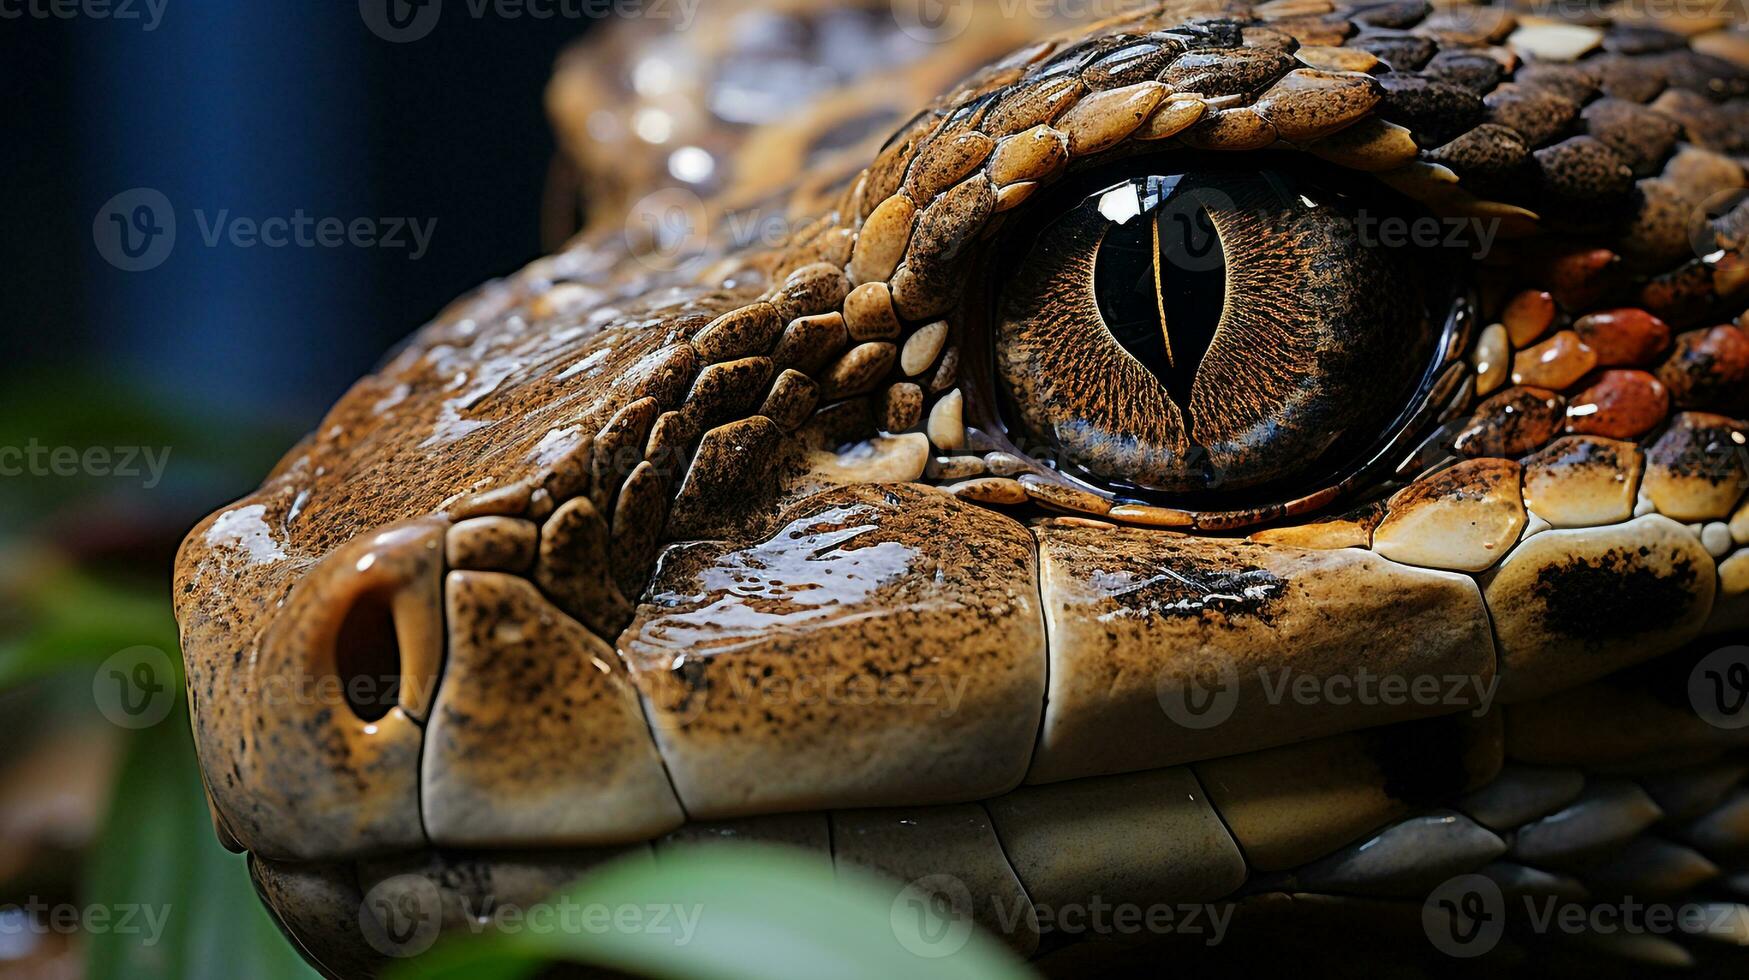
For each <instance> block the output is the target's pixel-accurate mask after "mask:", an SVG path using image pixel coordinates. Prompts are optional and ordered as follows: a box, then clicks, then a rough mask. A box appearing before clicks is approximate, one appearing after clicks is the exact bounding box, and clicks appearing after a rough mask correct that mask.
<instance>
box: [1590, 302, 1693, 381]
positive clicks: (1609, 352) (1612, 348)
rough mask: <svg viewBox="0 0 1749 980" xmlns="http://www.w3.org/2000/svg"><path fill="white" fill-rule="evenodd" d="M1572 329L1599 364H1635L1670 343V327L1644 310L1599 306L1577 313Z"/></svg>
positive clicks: (1634, 365)
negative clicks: (1593, 309)
mask: <svg viewBox="0 0 1749 980" xmlns="http://www.w3.org/2000/svg"><path fill="white" fill-rule="evenodd" d="M1573 332H1574V333H1576V334H1578V335H1579V339H1580V340H1583V341H1584V342H1585V344H1586V346H1588V347H1590V348H1591V349H1592V350H1593V351H1596V352H1597V364H1598V366H1599V367H1639V366H1640V365H1643V364H1649V363H1651V362H1652V359H1653V358H1655V357H1657V356H1658V355H1659V354H1662V353H1664V351H1665V350H1666V349H1667V348H1668V347H1669V346H1670V327H1669V326H1668V325H1666V324H1665V323H1664V321H1663V320H1660V319H1658V318H1657V317H1655V316H1653V315H1652V314H1650V313H1647V312H1646V311H1645V310H1637V309H1631V308H1630V309H1619V310H1602V311H1600V312H1597V313H1589V314H1586V315H1585V316H1582V317H1580V318H1579V319H1578V320H1576V321H1574V323H1573Z"/></svg>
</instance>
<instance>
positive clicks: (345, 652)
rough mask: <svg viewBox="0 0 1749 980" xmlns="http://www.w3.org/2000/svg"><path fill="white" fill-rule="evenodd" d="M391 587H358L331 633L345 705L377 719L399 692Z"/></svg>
mask: <svg viewBox="0 0 1749 980" xmlns="http://www.w3.org/2000/svg"><path fill="white" fill-rule="evenodd" d="M393 603H394V592H393V591H392V590H388V589H370V590H366V591H363V592H360V593H359V594H358V596H357V597H356V598H355V599H354V600H353V603H352V606H351V608H349V609H347V610H346V615H345V617H343V618H342V619H341V621H340V629H339V631H338V632H337V633H336V635H335V637H334V670H335V673H336V674H338V675H339V681H340V686H341V690H342V692H343V693H344V694H345V697H346V705H347V707H349V708H351V709H352V713H353V714H354V715H357V716H358V718H359V720H360V721H377V720H379V719H381V718H382V717H383V716H384V715H386V714H388V713H389V709H390V708H393V707H394V706H395V704H396V702H398V701H399V700H400V697H401V644H400V640H399V639H398V637H397V636H396V634H395V611H394V604H393Z"/></svg>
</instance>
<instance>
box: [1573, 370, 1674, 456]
mask: <svg viewBox="0 0 1749 980" xmlns="http://www.w3.org/2000/svg"><path fill="white" fill-rule="evenodd" d="M1669 414H1670V393H1669V391H1667V390H1666V389H1665V387H1664V386H1663V385H1662V384H1660V383H1659V381H1658V379H1657V378H1654V377H1652V376H1651V375H1650V374H1647V373H1646V372H1645V371H1633V370H1612V371H1605V372H1603V374H1602V375H1601V376H1599V377H1598V379H1597V381H1596V382H1595V383H1593V384H1592V385H1591V386H1590V387H1589V388H1586V389H1585V390H1584V391H1582V392H1580V393H1579V394H1578V395H1576V396H1574V398H1573V401H1572V403H1571V404H1570V405H1569V406H1568V407H1567V431H1568V432H1572V433H1576V434H1579V435H1592V436H1605V437H1607V438H1610V439H1634V438H1637V437H1639V436H1642V435H1645V434H1646V433H1647V432H1650V431H1651V430H1652V428H1653V427H1654V426H1656V425H1657V424H1658V423H1660V422H1662V421H1664V418H1665V416H1667V415H1669Z"/></svg>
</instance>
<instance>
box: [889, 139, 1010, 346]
mask: <svg viewBox="0 0 1749 980" xmlns="http://www.w3.org/2000/svg"><path fill="white" fill-rule="evenodd" d="M995 207H996V191H995V188H994V187H992V186H991V184H990V180H989V178H987V177H985V176H983V175H982V174H977V175H974V176H973V177H972V178H970V179H969V180H967V181H965V182H964V183H961V184H959V185H958V186H956V187H954V188H953V189H952V190H950V191H948V192H947V193H946V194H943V195H942V196H941V197H940V198H938V199H937V200H936V201H935V203H933V204H931V205H930V206H929V207H927V208H924V209H923V211H922V212H921V213H920V214H918V216H917V226H916V230H915V231H913V232H912V235H911V244H910V247H909V248H907V249H906V251H905V263H904V265H903V266H901V267H900V270H899V272H898V273H897V274H895V275H894V277H893V305H894V306H895V307H896V308H897V309H898V311H899V315H900V316H902V317H904V318H905V319H907V320H926V319H928V318H930V317H932V316H937V315H939V314H941V313H943V312H945V311H946V310H947V309H948V307H949V306H950V305H951V304H952V302H953V299H954V296H955V293H956V291H957V285H956V280H957V275H956V272H957V267H956V264H955V262H954V260H955V259H958V258H961V255H962V252H963V250H964V249H965V247H966V246H967V244H969V243H970V242H971V240H972V238H973V236H975V235H976V234H977V233H978V231H979V230H980V229H982V228H983V226H984V222H985V221H987V220H989V217H990V214H991V212H992V211H993V210H995Z"/></svg>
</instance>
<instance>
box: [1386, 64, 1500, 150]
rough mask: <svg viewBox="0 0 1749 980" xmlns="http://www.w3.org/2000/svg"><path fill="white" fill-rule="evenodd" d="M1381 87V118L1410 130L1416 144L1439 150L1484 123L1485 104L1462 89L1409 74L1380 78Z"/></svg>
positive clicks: (1396, 74) (1474, 95)
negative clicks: (1382, 102) (1440, 146)
mask: <svg viewBox="0 0 1749 980" xmlns="http://www.w3.org/2000/svg"><path fill="white" fill-rule="evenodd" d="M1379 85H1380V87H1382V88H1383V89H1384V93H1385V100H1384V104H1383V105H1382V106H1381V107H1380V109H1379V115H1381V116H1383V117H1384V118H1385V119H1388V120H1390V121H1391V122H1394V123H1400V124H1402V125H1404V126H1407V127H1409V129H1410V130H1411V131H1412V132H1414V133H1415V136H1416V142H1419V143H1424V144H1425V145H1432V146H1437V145H1439V144H1441V143H1445V142H1448V141H1450V140H1452V139H1453V138H1455V137H1457V136H1458V135H1459V134H1460V133H1462V132H1464V131H1465V130H1467V129H1469V128H1470V127H1471V126H1474V125H1475V124H1476V123H1478V122H1480V121H1481V120H1482V112H1483V109H1482V100H1481V99H1480V98H1479V97H1477V95H1476V93H1474V92H1472V91H1470V90H1469V89H1467V88H1464V87H1462V86H1459V85H1452V84H1450V83H1449V82H1440V81H1435V80H1433V79H1430V78H1425V77H1423V76H1420V75H1415V74H1410V73H1405V72H1387V73H1386V74H1383V75H1380V76H1379Z"/></svg>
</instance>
